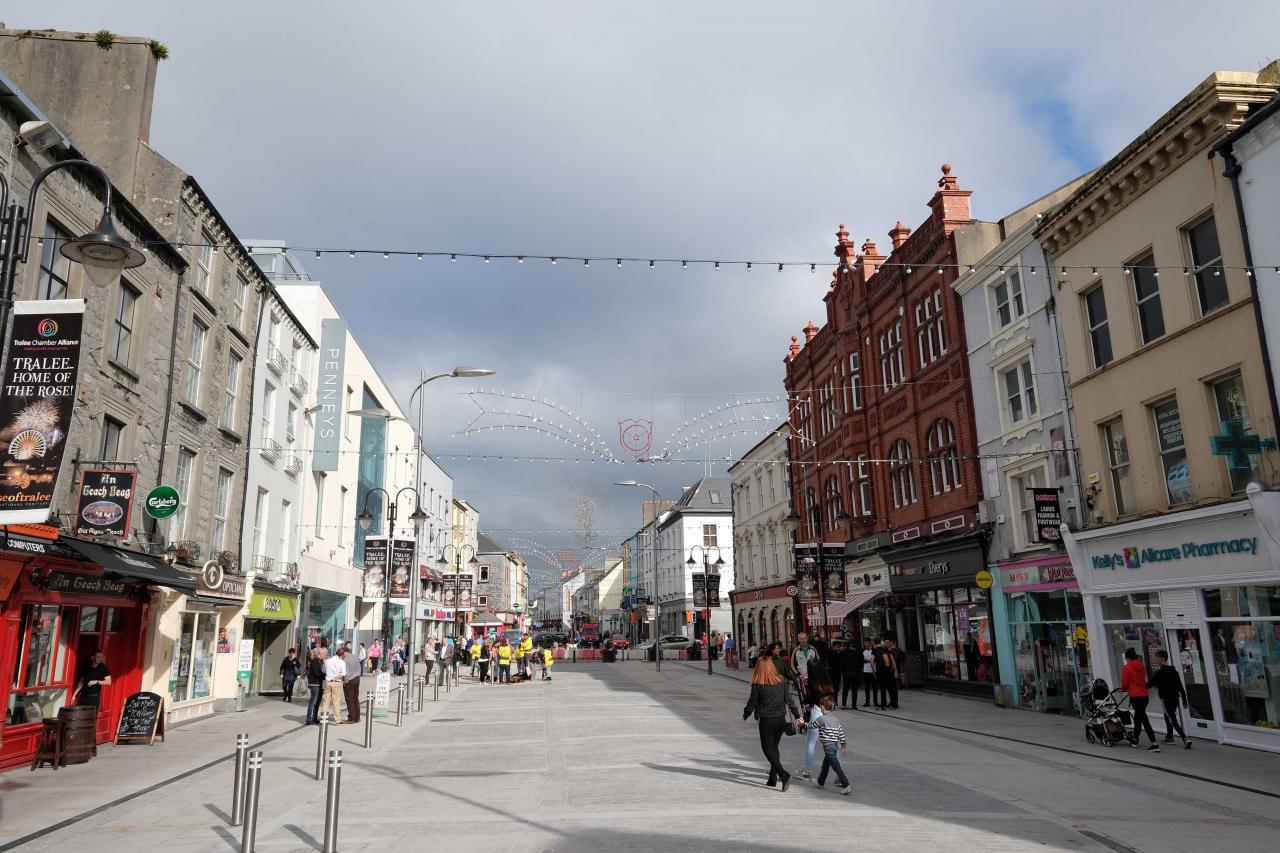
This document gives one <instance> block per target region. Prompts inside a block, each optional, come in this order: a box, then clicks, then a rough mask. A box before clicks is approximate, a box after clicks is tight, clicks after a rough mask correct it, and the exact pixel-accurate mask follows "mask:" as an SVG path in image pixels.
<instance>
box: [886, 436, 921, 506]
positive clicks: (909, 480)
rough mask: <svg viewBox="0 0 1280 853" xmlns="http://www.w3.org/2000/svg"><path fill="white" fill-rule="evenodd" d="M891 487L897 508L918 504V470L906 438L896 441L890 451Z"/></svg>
mask: <svg viewBox="0 0 1280 853" xmlns="http://www.w3.org/2000/svg"><path fill="white" fill-rule="evenodd" d="M889 487H890V491H892V492H893V505H894V507H895V508H898V507H904V506H909V505H910V504H913V503H915V502H916V469H915V467H914V463H913V462H912V460H911V445H910V444H907V440H906V439H905V438H900V439H898V440H897V441H895V442H894V443H893V447H892V448H891V449H890V450H889Z"/></svg>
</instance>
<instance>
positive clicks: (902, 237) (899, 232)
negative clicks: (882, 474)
mask: <svg viewBox="0 0 1280 853" xmlns="http://www.w3.org/2000/svg"><path fill="white" fill-rule="evenodd" d="M910 236H911V229H910V228H908V227H907V226H905V225H903V224H902V220H901V219H899V220H898V221H897V222H896V223H895V224H894V226H893V228H892V230H890V231H889V239H890V240H892V241H893V248H895V249H899V248H901V247H902V244H903V243H905V242H907V238H908V237H910Z"/></svg>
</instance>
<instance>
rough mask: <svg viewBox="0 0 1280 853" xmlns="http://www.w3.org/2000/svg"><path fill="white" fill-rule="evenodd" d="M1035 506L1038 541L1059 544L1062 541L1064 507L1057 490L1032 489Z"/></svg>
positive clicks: (1032, 500) (1032, 499)
mask: <svg viewBox="0 0 1280 853" xmlns="http://www.w3.org/2000/svg"><path fill="white" fill-rule="evenodd" d="M1031 502H1032V504H1033V505H1034V506H1035V516H1036V541H1037V542H1047V543H1051V544H1055V545H1056V544H1057V543H1059V542H1061V541H1062V505H1061V504H1060V503H1059V502H1058V490H1057V489H1031Z"/></svg>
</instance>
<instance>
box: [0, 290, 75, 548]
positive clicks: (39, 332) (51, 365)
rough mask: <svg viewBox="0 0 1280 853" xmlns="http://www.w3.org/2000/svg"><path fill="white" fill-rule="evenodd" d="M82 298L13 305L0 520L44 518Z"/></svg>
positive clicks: (1, 428) (0, 445)
mask: <svg viewBox="0 0 1280 853" xmlns="http://www.w3.org/2000/svg"><path fill="white" fill-rule="evenodd" d="M83 323H84V300H83V299H47V300H38V301H29V302H28V301H24V302H15V303H14V305H13V334H12V337H11V338H10V341H9V353H8V356H7V358H6V360H5V365H4V386H3V388H2V389H0V466H2V467H3V476H0V524H39V523H41V522H43V521H44V520H45V519H47V518H48V517H49V509H50V507H52V506H53V492H54V488H55V487H56V485H57V483H56V481H57V478H58V468H59V467H60V466H61V465H62V454H63V451H64V450H65V449H66V437H67V430H68V429H70V425H71V412H72V409H73V407H74V405H75V396H76V380H77V378H78V376H79V373H80V330H81V327H82V326H83Z"/></svg>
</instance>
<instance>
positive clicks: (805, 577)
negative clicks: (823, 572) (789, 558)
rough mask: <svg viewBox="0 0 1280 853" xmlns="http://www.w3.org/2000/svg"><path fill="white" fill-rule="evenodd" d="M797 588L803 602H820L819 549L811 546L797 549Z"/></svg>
mask: <svg viewBox="0 0 1280 853" xmlns="http://www.w3.org/2000/svg"><path fill="white" fill-rule="evenodd" d="M796 586H797V587H798V588H799V589H798V595H799V596H800V600H801V601H817V600H818V549H817V547H816V546H813V545H809V546H805V547H798V548H796Z"/></svg>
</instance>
